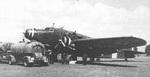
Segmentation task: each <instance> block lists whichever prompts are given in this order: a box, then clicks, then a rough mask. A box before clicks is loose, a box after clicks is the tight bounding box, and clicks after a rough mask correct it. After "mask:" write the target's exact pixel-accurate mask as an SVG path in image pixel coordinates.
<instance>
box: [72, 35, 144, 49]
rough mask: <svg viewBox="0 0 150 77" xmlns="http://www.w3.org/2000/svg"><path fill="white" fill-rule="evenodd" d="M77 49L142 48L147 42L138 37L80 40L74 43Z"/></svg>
mask: <svg viewBox="0 0 150 77" xmlns="http://www.w3.org/2000/svg"><path fill="white" fill-rule="evenodd" d="M74 43H75V45H76V48H77V49H79V50H84V49H125V48H131V47H137V46H142V45H145V44H146V41H145V40H143V39H140V38H136V37H132V36H131V37H115V38H114V37H113V38H95V39H91V38H90V39H78V40H75V41H74Z"/></svg>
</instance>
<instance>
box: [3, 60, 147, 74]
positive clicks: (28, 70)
mask: <svg viewBox="0 0 150 77" xmlns="http://www.w3.org/2000/svg"><path fill="white" fill-rule="evenodd" d="M0 77H150V57H137V58H135V59H130V60H129V61H128V62H124V61H123V60H121V59H115V60H114V59H102V61H101V62H96V63H91V64H88V65H82V64H73V65H62V64H60V63H54V64H52V65H50V66H33V67H23V66H22V65H8V64H5V63H0Z"/></svg>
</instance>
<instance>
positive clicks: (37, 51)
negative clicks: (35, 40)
mask: <svg viewBox="0 0 150 77" xmlns="http://www.w3.org/2000/svg"><path fill="white" fill-rule="evenodd" d="M43 50H44V49H43V48H42V47H41V46H35V47H33V52H34V53H35V56H36V57H37V58H38V57H42V52H43Z"/></svg>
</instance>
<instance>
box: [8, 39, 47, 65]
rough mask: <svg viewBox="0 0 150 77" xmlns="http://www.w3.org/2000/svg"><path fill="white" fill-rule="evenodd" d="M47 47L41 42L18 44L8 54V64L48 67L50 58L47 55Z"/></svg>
mask: <svg viewBox="0 0 150 77" xmlns="http://www.w3.org/2000/svg"><path fill="white" fill-rule="evenodd" d="M45 51H46V50H45V47H44V45H43V44H41V43H39V42H29V43H25V42H23V43H16V44H13V45H11V47H10V50H8V51H7V53H8V56H9V57H8V63H9V64H10V65H12V64H23V65H24V66H25V67H28V66H32V65H34V64H39V65H44V66H48V65H49V62H48V58H47V56H46V54H45Z"/></svg>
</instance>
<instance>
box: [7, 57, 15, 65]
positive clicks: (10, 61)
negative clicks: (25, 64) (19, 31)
mask: <svg viewBox="0 0 150 77" xmlns="http://www.w3.org/2000/svg"><path fill="white" fill-rule="evenodd" d="M8 64H9V65H13V64H14V63H13V62H12V58H11V57H10V58H9V59H8Z"/></svg>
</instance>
